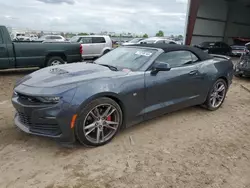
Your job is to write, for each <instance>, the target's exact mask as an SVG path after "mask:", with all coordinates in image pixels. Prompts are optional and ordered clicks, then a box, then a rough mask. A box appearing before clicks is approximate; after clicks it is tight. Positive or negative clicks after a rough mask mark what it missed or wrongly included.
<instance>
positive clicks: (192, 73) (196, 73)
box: [189, 70, 198, 75]
mask: <svg viewBox="0 0 250 188" xmlns="http://www.w3.org/2000/svg"><path fill="white" fill-rule="evenodd" d="M189 75H198V70H193V71H190V72H189Z"/></svg>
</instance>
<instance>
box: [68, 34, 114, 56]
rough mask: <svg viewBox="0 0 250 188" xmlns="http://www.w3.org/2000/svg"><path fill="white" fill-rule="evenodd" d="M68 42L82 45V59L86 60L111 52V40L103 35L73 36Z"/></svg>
mask: <svg viewBox="0 0 250 188" xmlns="http://www.w3.org/2000/svg"><path fill="white" fill-rule="evenodd" d="M70 42H71V43H73V42H78V43H80V44H81V45H82V51H83V52H82V58H83V59H88V58H93V57H100V56H102V55H104V54H106V53H108V52H109V51H110V50H112V40H111V39H110V37H109V36H105V35H86V36H85V35H84V36H75V37H72V38H71V39H70Z"/></svg>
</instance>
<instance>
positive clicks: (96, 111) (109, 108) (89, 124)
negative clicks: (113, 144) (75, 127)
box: [83, 104, 121, 144]
mask: <svg viewBox="0 0 250 188" xmlns="http://www.w3.org/2000/svg"><path fill="white" fill-rule="evenodd" d="M120 121H121V119H120V116H119V113H118V110H117V109H116V108H115V107H114V106H113V105H111V104H100V105H98V106H96V107H94V108H93V109H92V110H90V112H89V113H88V114H87V116H86V117H85V120H84V122H83V133H84V135H85V137H86V139H87V140H88V141H89V142H91V143H95V144H100V143H103V142H106V141H107V140H109V139H111V138H112V137H113V136H114V134H115V133H116V132H117V129H118V127H119V125H120Z"/></svg>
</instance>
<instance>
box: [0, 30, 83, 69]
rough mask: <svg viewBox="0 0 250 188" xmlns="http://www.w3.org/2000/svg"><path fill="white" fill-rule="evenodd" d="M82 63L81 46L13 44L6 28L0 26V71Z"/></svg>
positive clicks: (34, 43) (37, 43) (35, 43)
mask: <svg viewBox="0 0 250 188" xmlns="http://www.w3.org/2000/svg"><path fill="white" fill-rule="evenodd" d="M78 61H81V46H80V44H66V43H65V44H56V43H54V44H42V43H39V42H12V41H11V39H10V35H9V32H8V30H7V29H6V27H4V26H0V69H10V68H26V67H45V66H50V65H56V64H64V63H65V62H67V63H72V62H78Z"/></svg>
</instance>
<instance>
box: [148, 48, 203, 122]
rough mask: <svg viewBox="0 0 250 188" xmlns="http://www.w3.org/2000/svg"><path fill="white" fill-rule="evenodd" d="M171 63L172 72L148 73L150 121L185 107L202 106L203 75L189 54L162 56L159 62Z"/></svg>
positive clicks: (184, 52) (174, 53) (174, 52)
mask: <svg viewBox="0 0 250 188" xmlns="http://www.w3.org/2000/svg"><path fill="white" fill-rule="evenodd" d="M157 61H158V62H163V63H164V62H165V63H168V64H169V65H170V67H171V69H170V71H162V72H158V74H156V75H152V74H151V71H150V70H149V71H147V72H146V73H145V87H146V94H145V101H146V102H145V104H146V105H145V118H146V119H150V118H154V117H156V116H158V115H161V114H165V113H168V112H171V111H174V110H178V109H181V108H184V107H188V106H192V105H197V104H199V103H201V96H200V95H201V93H200V92H201V91H200V88H201V87H202V85H203V75H201V74H200V73H199V70H198V66H197V62H198V61H199V60H198V58H197V59H196V60H193V58H192V54H191V52H189V51H172V52H167V53H163V54H161V55H160V56H159V57H158V58H157V59H156V62H157Z"/></svg>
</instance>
